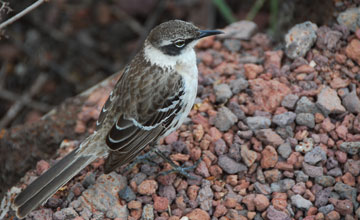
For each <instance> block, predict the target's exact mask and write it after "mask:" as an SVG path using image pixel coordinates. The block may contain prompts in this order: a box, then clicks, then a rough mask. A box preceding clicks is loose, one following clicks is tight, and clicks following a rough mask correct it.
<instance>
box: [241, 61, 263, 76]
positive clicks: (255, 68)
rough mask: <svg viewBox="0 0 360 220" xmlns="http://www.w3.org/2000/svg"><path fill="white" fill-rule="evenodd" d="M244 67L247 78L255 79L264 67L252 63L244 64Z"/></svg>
mask: <svg viewBox="0 0 360 220" xmlns="http://www.w3.org/2000/svg"><path fill="white" fill-rule="evenodd" d="M244 69H245V76H246V78H247V79H255V78H256V77H257V75H258V74H259V73H262V72H263V71H264V67H262V66H260V65H256V64H252V63H247V64H244Z"/></svg>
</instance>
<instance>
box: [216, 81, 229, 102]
mask: <svg viewBox="0 0 360 220" xmlns="http://www.w3.org/2000/svg"><path fill="white" fill-rule="evenodd" d="M214 92H215V97H216V102H219V103H225V102H227V100H228V99H229V98H231V96H232V92H231V89H230V86H229V85H228V84H218V85H215V86H214Z"/></svg>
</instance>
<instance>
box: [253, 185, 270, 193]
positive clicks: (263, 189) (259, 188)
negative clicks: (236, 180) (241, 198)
mask: <svg viewBox="0 0 360 220" xmlns="http://www.w3.org/2000/svg"><path fill="white" fill-rule="evenodd" d="M254 187H255V191H256V192H257V193H260V194H264V195H270V194H271V188H270V187H269V185H267V184H261V183H259V182H255V184H254Z"/></svg>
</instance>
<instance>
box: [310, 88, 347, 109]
mask: <svg viewBox="0 0 360 220" xmlns="http://www.w3.org/2000/svg"><path fill="white" fill-rule="evenodd" d="M316 105H317V106H318V108H319V109H321V111H322V112H323V113H324V115H325V116H328V115H329V114H342V113H344V112H345V108H344V106H342V105H341V101H340V98H339V96H338V95H337V92H336V91H335V90H334V89H332V88H330V87H325V88H323V89H322V90H321V92H320V93H319V94H318V95H317V101H316Z"/></svg>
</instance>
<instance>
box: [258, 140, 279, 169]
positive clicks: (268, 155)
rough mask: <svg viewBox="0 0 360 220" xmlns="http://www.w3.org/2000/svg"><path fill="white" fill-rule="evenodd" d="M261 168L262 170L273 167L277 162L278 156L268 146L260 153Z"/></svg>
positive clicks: (273, 149)
mask: <svg viewBox="0 0 360 220" xmlns="http://www.w3.org/2000/svg"><path fill="white" fill-rule="evenodd" d="M261 156H262V157H261V161H260V163H261V167H262V168H264V169H268V168H272V167H275V165H276V163H277V162H278V155H277V152H276V150H275V148H274V147H272V146H270V145H268V146H266V147H265V149H264V150H263V151H262V152H261Z"/></svg>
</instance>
